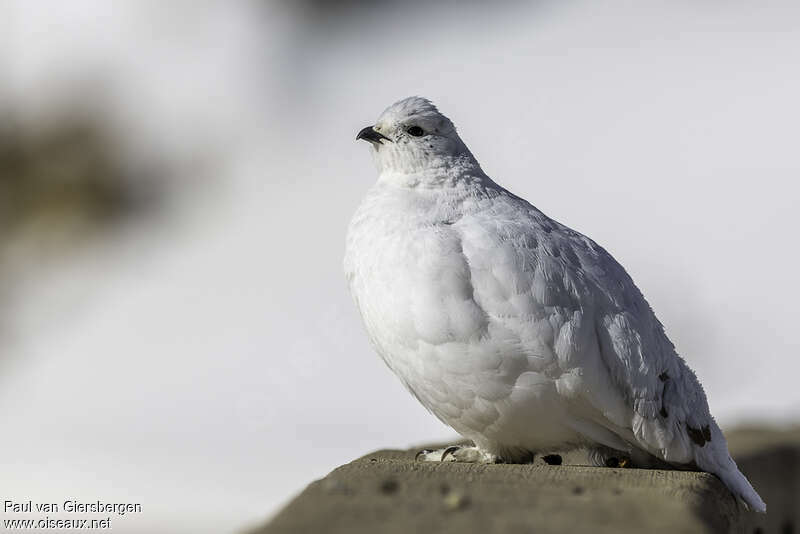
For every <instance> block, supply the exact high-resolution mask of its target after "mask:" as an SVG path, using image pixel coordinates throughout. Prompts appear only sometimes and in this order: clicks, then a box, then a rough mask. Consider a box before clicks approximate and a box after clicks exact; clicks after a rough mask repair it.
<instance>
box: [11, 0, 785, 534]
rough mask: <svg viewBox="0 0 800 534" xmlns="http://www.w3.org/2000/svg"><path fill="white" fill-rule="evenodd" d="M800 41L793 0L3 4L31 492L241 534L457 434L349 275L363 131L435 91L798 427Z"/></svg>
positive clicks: (716, 360)
mask: <svg viewBox="0 0 800 534" xmlns="http://www.w3.org/2000/svg"><path fill="white" fill-rule="evenodd" d="M798 30H800V6H798V5H797V3H796V2H793V1H791V0H785V1H781V0H776V1H772V0H770V1H767V2H762V3H758V4H755V3H753V2H748V1H744V0H742V1H737V0H732V1H729V2H717V1H713V0H708V1H705V0H703V1H699V2H696V1H688V0H687V1H651V2H634V1H612V2H602V3H598V2H591V1H588V0H585V1H581V0H575V1H571V0H570V1H538V2H522V1H507V2H503V3H499V2H498V3H481V2H458V3H456V2H444V3H438V4H431V3H426V2H416V3H414V2H412V3H390V2H359V1H355V0H351V1H347V2H326V1H322V0H301V1H289V0H286V1H283V2H281V1H268V0H262V1H240V2H222V1H216V2H215V1H209V0H201V1H191V2H190V1H188V0H178V1H173V2H157V1H155V0H141V1H135V2H134V1H120V2H103V1H100V0H96V1H90V0H74V1H72V2H59V1H55V0H35V1H30V0H28V1H23V0H4V1H3V2H2V4H1V6H0V429H2V431H1V432H2V438H1V439H0V466H1V467H0V481H1V482H0V484H1V485H2V489H3V490H4V491H3V494H4V498H13V499H16V500H27V499H32V500H34V501H40V502H63V501H64V500H65V499H67V498H70V499H80V500H88V501H94V500H96V499H100V500H103V501H107V502H139V503H141V504H142V506H143V509H144V511H143V513H142V514H139V515H132V516H126V517H125V518H113V519H112V527H113V528H114V530H115V531H118V532H176V533H178V532H186V533H190V532H191V533H203V532H208V533H211V532H236V531H241V530H242V529H244V528H247V527H248V526H252V525H255V524H257V523H259V522H261V521H263V520H264V519H265V518H267V517H269V515H270V514H272V513H274V512H275V511H276V510H277V509H278V508H279V507H280V506H281V505H282V504H283V503H285V502H287V501H288V499H289V498H291V496H293V495H294V494H295V493H296V492H297V491H299V490H300V489H301V488H302V487H303V486H304V485H305V484H307V483H308V482H309V481H311V480H312V479H314V478H319V477H321V476H323V475H324V474H325V473H327V472H328V471H329V470H330V469H332V468H333V467H335V466H336V465H339V464H341V463H344V462H347V461H349V460H351V459H353V458H355V457H357V456H359V455H361V454H364V453H366V452H368V451H370V450H373V449H377V448H384V447H406V446H409V445H411V444H417V443H422V442H430V441H432V440H446V439H450V438H451V437H452V432H451V431H450V430H448V429H447V428H445V427H444V426H442V425H441V424H440V423H439V422H438V421H437V420H436V419H435V418H433V417H432V416H430V415H429V414H427V413H426V412H425V411H424V409H423V408H422V407H421V406H419V405H418V404H417V402H416V401H415V400H414V399H413V398H412V397H411V396H410V395H408V394H407V393H406V392H405V391H404V390H403V388H402V386H401V385H400V384H399V382H398V381H397V380H396V379H395V378H394V376H392V374H391V373H390V372H389V370H388V369H386V368H385V367H384V365H383V363H382V362H381V361H380V359H379V358H378V357H377V356H375V355H374V354H373V352H372V350H371V348H370V347H369V344H368V342H367V339H366V336H365V334H364V332H363V331H362V327H361V325H360V320H359V318H358V316H357V313H356V310H355V308H354V306H353V305H352V303H351V301H350V297H349V295H348V293H347V288H346V284H345V281H344V277H343V275H342V272H341V259H342V255H343V240H344V234H345V230H346V226H347V223H348V220H349V217H350V215H351V214H352V212H353V211H354V210H355V207H356V205H357V204H358V202H359V200H360V198H361V196H362V195H363V194H364V193H365V191H366V190H367V189H368V188H369V187H370V185H371V184H372V182H373V181H374V180H375V178H376V173H375V170H374V169H373V167H372V161H371V158H370V156H369V154H368V147H367V146H365V144H363V143H356V142H355V141H354V137H355V134H356V132H357V131H358V130H359V129H360V128H361V127H363V126H365V125H368V124H371V123H372V122H373V121H374V120H375V118H376V117H377V116H378V115H379V114H380V112H381V111H382V110H383V109H384V108H385V107H386V106H388V105H389V104H391V103H392V102H394V101H396V100H399V99H401V98H404V97H406V96H410V95H422V96H426V97H429V98H431V99H432V100H433V101H434V102H435V103H436V104H437V105H439V107H440V109H441V110H442V111H443V112H444V113H445V114H447V115H448V116H450V117H451V118H452V119H453V121H454V122H455V123H456V125H457V126H458V127H459V130H460V132H461V135H462V137H463V138H464V139H465V141H466V142H467V144H468V145H469V146H470V148H471V149H472V151H473V152H474V153H475V154H476V156H477V157H478V159H479V161H481V163H482V165H483V167H484V170H486V172H487V173H488V174H489V175H490V176H492V177H493V178H494V179H495V180H496V181H498V182H500V183H501V184H503V185H504V186H506V187H507V188H509V189H511V190H512V191H513V192H515V193H517V194H519V195H521V196H523V197H525V198H527V199H528V200H530V201H531V202H532V203H533V204H535V205H536V206H537V207H539V208H540V209H542V210H544V211H545V212H546V213H548V214H549V215H551V216H552V217H554V218H556V219H558V220H560V221H561V222H563V223H566V224H568V225H569V226H572V227H573V228H575V229H577V230H579V231H582V232H584V233H587V234H588V235H590V236H591V237H593V238H594V239H595V240H597V241H598V242H599V243H601V244H602V245H604V246H605V247H606V248H607V249H608V250H609V251H610V252H611V253H612V254H614V255H615V256H616V258H617V259H618V260H619V261H620V262H621V263H622V264H623V265H625V266H626V268H627V269H628V271H629V272H630V273H631V275H632V276H633V278H634V279H635V280H636V282H637V283H638V285H639V286H640V288H641V289H642V290H643V292H644V293H645V295H646V296H647V297H648V299H649V301H650V303H651V304H652V305H653V307H654V309H655V310H656V313H657V314H658V316H659V317H660V319H661V320H662V321H663V322H664V323H665V325H666V328H667V331H668V334H669V335H670V336H671V338H672V339H673V341H674V342H675V343H676V345H677V347H678V349H679V351H680V352H681V353H682V354H683V355H684V357H685V358H686V359H687V360H688V362H689V363H690V365H691V366H692V367H693V368H694V369H695V370H696V371H697V373H698V375H699V376H700V378H701V380H702V381H703V383H704V385H705V387H706V390H707V393H708V395H709V399H710V404H711V408H712V411H713V413H715V414H716V416H717V418H718V420H719V421H720V423H721V425H722V426H723V428H724V429H729V428H731V427H733V426H736V425H739V424H743V423H759V424H770V425H787V424H790V423H792V422H794V421H797V420H798V418H800V388H798V387H797V383H796V381H797V373H798V372H800V363H798V359H797V356H798V350H799V349H800V342H798V338H796V337H794V331H795V329H796V327H797V326H796V321H797V318H798V317H797V308H796V303H797V302H800V287H798V283H797V274H796V272H797V264H798V260H800V252H798V247H797V244H796V243H797V231H798V223H799V222H800V216H799V215H798V192H800V186H798V179H800V161H799V160H798V152H797V127H798V124H800V104H798V98H797V95H798V94H800V68H799V67H798V65H800V31H798Z"/></svg>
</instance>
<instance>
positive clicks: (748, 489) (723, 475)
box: [714, 457, 767, 513]
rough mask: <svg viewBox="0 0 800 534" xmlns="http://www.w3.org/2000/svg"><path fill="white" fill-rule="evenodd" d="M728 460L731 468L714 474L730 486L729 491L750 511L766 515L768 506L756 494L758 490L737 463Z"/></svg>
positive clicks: (728, 467)
mask: <svg viewBox="0 0 800 534" xmlns="http://www.w3.org/2000/svg"><path fill="white" fill-rule="evenodd" d="M728 459H729V460H730V466H727V468H723V469H721V470H719V471H716V472H714V474H715V475H717V476H718V477H719V478H720V480H722V482H723V483H724V484H725V485H726V486H728V489H730V490H731V492H732V493H733V494H734V495H736V497H738V498H739V500H741V501H742V502H743V503H744V504H745V505H746V506H747V507H748V508H749V509H751V510H755V511H756V512H761V513H765V512H766V511H767V505H766V504H765V503H764V501H763V500H762V499H761V497H760V496H759V495H758V493H756V490H755V489H753V486H752V485H751V484H750V481H749V480H747V478H746V477H745V476H744V475H743V474H742V472H741V471H739V468H738V467H737V466H736V462H734V461H733V459H732V458H730V457H729V458H728Z"/></svg>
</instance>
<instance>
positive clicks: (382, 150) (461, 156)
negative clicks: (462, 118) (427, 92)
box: [356, 96, 474, 174]
mask: <svg viewBox="0 0 800 534" xmlns="http://www.w3.org/2000/svg"><path fill="white" fill-rule="evenodd" d="M356 139H363V140H364V141H368V142H369V143H370V144H371V145H372V148H373V150H372V152H373V155H374V157H375V162H376V164H377V165H378V170H379V171H380V172H381V173H385V172H388V173H401V174H419V173H425V172H426V171H431V172H437V169H441V168H448V167H452V166H454V165H456V164H458V163H459V162H464V161H472V162H474V159H473V157H472V154H470V152H469V150H468V149H467V147H466V145H464V142H463V141H462V140H461V138H460V137H459V136H458V133H456V128H455V126H453V123H452V122H450V119H448V118H447V117H445V116H444V115H442V114H441V113H439V110H438V109H436V106H434V105H433V104H432V103H431V102H430V101H429V100H427V99H425V98H420V97H417V96H412V97H410V98H406V99H404V100H400V101H399V102H396V103H394V104H392V105H391V106H389V107H388V108H386V110H385V111H384V112H383V113H381V116H380V117H379V118H378V121H377V122H376V123H375V124H374V125H372V126H367V127H366V128H363V129H362V130H361V131H360V132H358V135H357V136H356Z"/></svg>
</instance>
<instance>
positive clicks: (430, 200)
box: [344, 97, 766, 512]
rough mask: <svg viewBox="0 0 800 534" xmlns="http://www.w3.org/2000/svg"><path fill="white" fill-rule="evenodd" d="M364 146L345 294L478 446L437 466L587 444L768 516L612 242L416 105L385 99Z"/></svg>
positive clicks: (386, 348) (416, 386) (387, 356)
mask: <svg viewBox="0 0 800 534" xmlns="http://www.w3.org/2000/svg"><path fill="white" fill-rule="evenodd" d="M357 139H364V140H366V141H369V142H370V143H371V145H372V153H373V156H374V159H375V162H376V163H377V166H378V170H379V173H380V176H379V178H378V181H377V183H376V184H375V186H374V187H373V188H372V189H371V190H370V191H369V192H368V193H367V196H366V197H365V198H364V200H363V201H362V203H361V205H360V206H359V208H358V210H357V211H356V213H355V216H354V217H353V219H352V221H351V223H350V227H349V231H348V235H347V251H346V254H345V261H344V266H345V272H346V275H347V279H348V281H349V284H350V290H351V292H352V294H353V298H354V300H355V302H356V305H357V306H358V309H359V311H360V312H361V316H362V318H363V320H364V323H365V325H366V328H367V332H368V334H369V337H370V339H371V341H372V343H373V345H374V347H375V349H376V350H377V352H378V353H379V354H380V355H381V357H382V358H383V359H384V361H385V362H386V364H387V365H388V366H389V367H390V368H391V369H392V371H394V372H395V373H396V374H397V376H398V377H399V378H400V380H401V381H402V382H403V384H404V385H405V386H406V388H408V390H409V391H410V392H411V393H412V394H413V395H414V396H415V397H416V398H417V399H418V400H419V401H420V402H421V403H422V404H423V405H424V406H425V407H426V408H427V409H428V410H430V411H431V412H433V414H435V415H436V416H437V417H438V418H439V419H441V420H442V421H443V422H445V423H446V424H447V425H449V426H451V427H452V428H453V429H455V430H456V431H457V432H458V433H459V434H461V435H462V436H464V437H466V438H468V439H470V440H472V441H473V442H474V443H475V446H474V447H463V448H460V449H457V448H449V449H448V450H447V452H446V453H444V454H441V453H435V455H434V456H433V459H437V460H438V459H440V458H441V459H447V460H451V461H458V460H461V461H499V460H502V461H506V462H520V461H525V460H526V459H529V458H531V457H532V455H533V454H535V453H537V452H540V451H547V450H551V451H552V450H554V449H556V448H562V449H563V448H564V447H571V446H575V447H579V446H582V447H589V448H591V449H594V450H595V451H597V452H596V455H595V457H596V458H602V457H603V455H604V454H605V455H619V457H623V458H625V461H628V460H629V461H630V462H631V463H632V464H633V465H651V466H652V465H658V464H659V463H660V464H661V465H663V464H669V465H672V466H675V467H678V468H700V469H702V470H704V471H708V472H710V473H714V474H715V475H717V476H718V477H719V478H720V479H721V480H722V481H723V482H724V483H725V484H726V485H727V486H728V488H730V490H731V492H732V493H733V494H734V495H736V496H737V497H738V498H740V499H741V501H743V502H744V503H745V504H746V505H747V506H749V507H750V508H752V509H755V510H758V511H762V512H763V511H765V510H766V505H765V504H764V501H762V500H761V498H760V497H759V496H758V494H757V493H756V492H755V490H754V489H753V487H752V486H751V485H750V483H749V482H748V481H747V479H746V478H745V477H744V475H742V474H741V473H740V472H739V469H738V468H737V467H736V464H735V463H734V461H733V460H732V459H731V457H730V455H729V453H728V446H727V443H726V441H725V438H724V436H723V435H722V432H721V431H720V429H719V427H718V426H717V424H716V422H715V421H714V419H713V417H711V414H710V413H709V410H708V403H707V401H706V396H705V393H704V392H703V388H702V386H701V385H700V383H699V381H698V380H697V377H696V376H695V374H694V372H692V370H691V369H689V367H688V366H687V365H686V363H685V362H684V361H683V359H682V358H681V357H680V356H678V354H677V353H676V352H675V348H674V346H673V345H672V343H671V342H670V340H669V339H668V338H667V336H666V334H665V333H664V329H663V327H662V325H661V323H660V322H659V321H658V319H657V318H656V316H655V315H654V314H653V311H652V310H651V308H650V306H649V305H648V303H647V301H645V299H644V297H643V296H642V294H641V292H640V291H639V289H638V288H637V287H636V285H634V283H633V280H631V278H630V276H629V275H628V274H627V273H626V272H625V269H623V268H622V266H621V265H620V264H619V263H617V262H616V260H614V258H612V257H611V255H610V254H609V253H608V252H606V251H605V250H604V249H603V248H602V247H600V246H598V245H597V244H596V243H595V242H594V241H592V240H591V239H589V238H587V237H585V236H584V235H582V234H580V233H578V232H576V231H574V230H571V229H570V228H567V227H566V226H564V225H563V224H560V223H558V222H556V221H554V220H553V219H550V218H549V217H547V216H546V215H545V214H543V213H542V212H541V211H539V210H538V209H536V208H535V207H533V206H532V205H531V204H529V203H528V202H526V201H525V200H523V199H522V198H519V197H517V196H515V195H513V194H512V193H510V192H508V191H507V190H505V189H503V188H502V187H501V186H499V185H498V184H496V183H495V182H494V181H492V180H491V179H490V178H489V177H488V176H487V175H486V174H485V173H484V172H483V170H481V167H480V165H479V164H478V162H477V161H476V160H475V158H474V157H473V155H472V154H471V153H470V151H469V150H468V149H467V147H466V145H465V144H464V142H463V141H462V140H461V138H460V137H459V136H458V134H457V133H456V130H455V127H454V126H453V124H452V123H451V122H450V120H449V119H448V118H447V117H445V116H444V115H442V114H441V113H439V111H438V110H437V109H436V107H435V106H434V105H433V104H431V103H430V102H429V101H428V100H426V99H424V98H419V97H412V98H407V99H405V100H401V101H400V102H397V103H396V104H394V105H392V106H390V107H389V108H387V109H386V111H384V112H383V114H382V115H381V116H380V118H379V119H378V122H377V123H375V125H374V126H368V127H367V128H364V129H363V130H361V132H359V134H358V136H357ZM423 458H424V459H432V458H431V454H426V455H423ZM598 461H600V460H598Z"/></svg>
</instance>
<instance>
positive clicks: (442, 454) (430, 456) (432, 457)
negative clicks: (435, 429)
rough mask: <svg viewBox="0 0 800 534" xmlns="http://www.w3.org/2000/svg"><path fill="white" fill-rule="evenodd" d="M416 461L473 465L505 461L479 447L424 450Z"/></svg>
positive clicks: (457, 446) (454, 446)
mask: <svg viewBox="0 0 800 534" xmlns="http://www.w3.org/2000/svg"><path fill="white" fill-rule="evenodd" d="M415 460H417V461H418V462H465V463H472V464H499V463H503V460H501V459H500V458H499V457H498V456H495V455H494V454H490V453H488V452H485V451H482V450H481V449H479V448H478V447H465V446H460V445H452V446H450V447H445V448H443V449H437V450H435V451H431V450H428V449H424V450H421V451H419V452H418V453H417V456H416V457H415Z"/></svg>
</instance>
